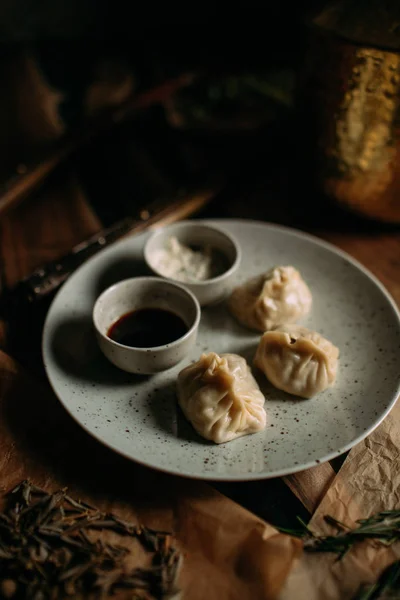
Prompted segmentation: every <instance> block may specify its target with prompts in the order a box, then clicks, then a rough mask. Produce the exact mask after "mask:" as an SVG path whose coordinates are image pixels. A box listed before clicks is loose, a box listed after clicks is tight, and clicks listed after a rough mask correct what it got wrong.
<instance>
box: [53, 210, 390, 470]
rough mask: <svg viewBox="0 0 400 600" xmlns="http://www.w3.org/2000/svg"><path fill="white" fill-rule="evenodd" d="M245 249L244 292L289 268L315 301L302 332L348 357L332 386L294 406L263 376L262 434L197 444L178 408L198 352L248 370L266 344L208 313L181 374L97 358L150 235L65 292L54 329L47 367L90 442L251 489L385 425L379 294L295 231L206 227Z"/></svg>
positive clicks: (232, 224)
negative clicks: (97, 319) (241, 360)
mask: <svg viewBox="0 0 400 600" xmlns="http://www.w3.org/2000/svg"><path fill="white" fill-rule="evenodd" d="M208 223H211V224H215V225H217V226H219V227H221V228H223V229H226V230H227V231H228V232H230V233H233V234H234V235H235V236H236V237H237V240H238V241H239V243H240V245H241V248H242V253H243V258H242V264H241V267H240V271H239V275H238V281H243V280H244V279H246V278H248V277H249V276H251V275H254V274H256V273H259V272H261V271H264V270H267V269H269V268H270V267H271V266H273V265H276V264H281V265H285V264H292V265H293V266H295V267H297V268H298V269H299V270H300V272H301V273H302V275H303V277H304V279H305V280H306V281H307V283H308V284H309V286H310V288H311V291H312V293H313V299H314V302H313V309H312V313H311V314H310V315H309V317H307V318H306V319H304V320H303V321H302V323H303V324H304V325H305V326H307V327H310V328H312V329H316V330H317V331H319V332H320V333H322V334H323V335H324V336H326V337H327V338H328V339H330V340H331V341H332V342H333V343H334V344H335V345H336V346H338V347H339V349H340V367H339V375H338V380H337V382H336V385H335V386H334V387H333V388H331V389H329V390H326V391H325V392H323V393H322V394H319V395H318V396H316V397H315V398H313V399H311V400H302V399H295V398H294V397H291V396H289V395H287V394H285V393H283V392H280V391H278V390H276V389H274V388H273V387H272V386H270V385H269V384H268V383H267V381H266V380H265V378H264V377H263V376H261V377H258V379H259V383H260V385H261V388H262V390H263V392H264V394H265V397H266V404H265V409H266V411H267V415H268V423H267V427H266V429H265V430H264V431H262V432H260V433H257V434H254V435H251V436H245V437H242V438H239V439H237V440H234V441H232V442H229V443H227V444H223V445H219V446H217V445H215V444H212V443H210V442H206V441H205V440H203V439H202V438H200V437H199V436H198V435H197V434H196V433H195V432H194V431H193V429H192V428H191V426H190V425H189V424H188V423H187V422H186V421H185V419H184V417H183V416H182V414H181V412H180V411H179V410H178V408H177V402H176V397H175V381H176V376H177V374H178V372H179V371H180V370H181V369H182V368H183V367H185V366H186V365H187V364H188V363H189V362H190V361H192V360H195V359H197V358H198V357H199V355H200V354H201V353H202V352H207V351H209V350H213V351H215V352H218V353H221V352H235V353H238V354H241V355H243V356H245V357H246V358H247V359H248V360H249V361H251V360H252V358H253V356H254V352H255V348H256V345H257V342H258V339H259V336H258V335H257V334H253V333H251V332H249V331H248V330H246V329H244V328H243V327H241V326H240V325H238V324H237V323H236V322H235V321H234V319H233V318H232V317H231V316H230V315H229V313H228V312H227V310H226V308H225V306H224V305H220V306H218V307H213V308H205V309H203V313H202V318H201V324H200V331H199V337H198V341H197V345H196V347H195V348H194V349H193V351H192V353H191V355H190V356H188V357H187V360H185V361H183V362H182V363H181V364H180V365H178V366H177V367H175V368H173V369H171V370H170V371H167V372H165V373H161V374H158V375H155V376H152V377H148V378H145V377H142V378H140V377H137V376H132V375H128V374H126V373H123V372H121V371H119V370H118V369H117V368H115V367H113V366H112V365H111V364H109V363H108V362H107V360H106V359H105V358H104V357H103V356H102V355H101V354H100V350H99V349H98V347H97V345H96V341H95V337H94V333H93V330H92V324H91V313H92V307H93V304H94V302H95V300H96V298H97V296H98V295H99V294H100V292H102V290H104V289H105V288H106V287H107V286H109V285H110V284H112V283H115V282H116V281H118V280H120V279H123V278H126V277H132V276H135V275H143V274H146V270H145V267H144V264H143V259H142V251H143V245H144V242H145V241H146V239H147V236H148V234H141V235H139V236H134V237H131V238H126V239H124V240H122V241H120V242H118V243H117V244H114V245H113V246H111V247H110V248H108V249H106V250H104V251H102V252H101V253H100V254H98V255H96V256H95V257H93V258H92V259H91V260H89V261H88V262H87V263H86V264H84V265H83V266H82V267H81V268H80V269H79V270H78V271H77V272H76V273H75V274H74V275H72V277H71V278H70V279H69V280H68V281H67V282H66V283H65V284H64V286H63V287H62V289H61V290H60V292H59V293H58V295H57V296H56V298H55V300H54V302H53V304H52V306H51V308H50V310H49V313H48V317H47V320H46V324H45V328H44V338H43V353H44V361H45V366H46V370H47V374H48V377H49V379H50V382H51V384H52V386H53V388H54V390H55V392H56V394H57V396H58V397H59V399H60V400H61V402H62V404H63V405H64V406H65V408H66V409H67V411H68V412H69V413H70V414H71V415H72V416H73V417H74V419H76V420H77V421H78V423H80V424H81V426H82V427H83V428H84V429H86V431H87V432H88V433H90V434H91V435H93V436H94V437H95V438H97V439H98V440H100V441H101V442H103V443H104V444H106V445H107V446H109V447H110V448H112V449H113V450H115V451H117V452H119V453H121V454H123V455H124V456H126V457H128V458H131V459H133V460H135V461H137V462H140V463H142V464H145V465H148V466H150V467H153V468H157V469H161V470H163V471H168V472H170V473H175V474H180V475H185V476H190V477H197V478H202V479H214V480H217V479H220V480H249V479H262V478H268V477H275V476H281V475H286V474H288V473H293V472H296V471H300V470H303V469H306V468H308V467H312V466H314V465H315V464H317V463H320V462H323V461H326V460H329V459H331V458H333V457H335V456H337V455H339V454H341V453H343V452H344V451H346V450H348V449H349V448H351V447H352V446H354V445H355V444H356V443H357V442H359V441H360V440H361V439H363V438H364V437H365V436H366V435H368V434H369V433H370V432H371V431H372V430H373V429H374V428H375V427H376V426H377V425H378V424H379V423H380V422H381V421H382V419H383V418H384V417H385V416H386V415H387V414H388V412H389V410H390V409H391V408H392V406H393V404H394V402H395V399H396V397H397V395H398V393H399V379H400V377H399V373H400V369H399V354H400V353H399V347H400V321H399V313H398V311H397V309H396V307H395V305H394V303H393V301H392V299H391V298H390V296H389V295H388V293H387V292H386V291H385V289H384V288H383V287H382V286H381V284H380V283H379V282H378V281H377V280H376V279H375V278H374V277H373V276H371V274H370V273H369V272H368V271H366V270H365V269H364V268H363V267H362V266H361V265H360V264H358V263H357V262H355V261H354V260H352V259H351V258H350V257H349V256H347V255H346V254H344V253H342V252H340V251H339V250H337V249H336V248H334V247H333V246H331V245H329V244H326V243H324V242H321V241H319V240H318V239H316V238H313V237H311V236H308V235H305V234H303V233H300V232H298V231H295V230H291V229H286V228H282V227H277V226H273V225H267V224H263V223H257V222H252V221H215V222H214V221H208Z"/></svg>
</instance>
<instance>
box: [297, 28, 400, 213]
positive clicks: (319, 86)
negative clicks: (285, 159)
mask: <svg viewBox="0 0 400 600" xmlns="http://www.w3.org/2000/svg"><path fill="white" fill-rule="evenodd" d="M297 108H298V118H299V123H300V127H301V134H300V140H301V148H300V149H301V152H302V153H303V154H304V156H305V157H306V158H305V161H306V162H307V166H308V170H307V172H308V174H309V176H310V177H311V180H312V182H313V183H314V184H315V186H316V188H317V190H318V191H320V192H322V193H323V195H325V196H327V197H329V198H330V199H333V200H334V201H336V202H338V203H339V204H341V205H343V206H345V207H347V208H349V209H351V210H352V211H355V212H357V213H361V214H363V215H365V216H368V217H370V218H372V219H375V220H379V221H384V222H388V223H400V53H399V52H398V51H397V50H396V51H394V50H393V49H388V48H382V47H381V48H378V47H374V46H372V45H371V46H368V45H365V44H364V43H361V44H359V43H355V41H354V40H349V39H344V38H343V37H341V36H339V35H337V34H336V33H335V32H332V31H328V30H327V29H326V28H322V27H315V26H314V27H312V29H311V31H310V43H309V48H308V53H307V56H306V59H305V63H304V69H303V71H302V73H301V76H300V79H299V85H298V95H297Z"/></svg>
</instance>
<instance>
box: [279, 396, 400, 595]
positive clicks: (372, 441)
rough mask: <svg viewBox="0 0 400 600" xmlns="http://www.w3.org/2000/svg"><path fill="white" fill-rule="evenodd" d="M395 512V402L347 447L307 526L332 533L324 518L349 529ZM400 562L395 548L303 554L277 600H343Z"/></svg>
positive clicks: (399, 408) (398, 484)
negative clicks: (361, 438) (377, 423)
mask: <svg viewBox="0 0 400 600" xmlns="http://www.w3.org/2000/svg"><path fill="white" fill-rule="evenodd" d="M394 509H400V402H399V401H398V402H397V403H396V405H395V407H394V408H393V410H392V412H391V413H390V414H389V415H388V417H386V419H385V420H384V421H383V423H382V424H381V425H380V426H379V427H378V428H377V429H376V430H375V431H374V432H373V433H372V434H371V435H370V436H369V437H368V438H366V439H365V440H364V441H363V442H361V443H360V444H358V445H357V446H356V447H355V448H353V449H352V450H351V452H350V454H349V456H348V457H347V459H346V461H345V462H344V464H343V466H342V468H341V470H340V471H339V473H338V474H337V476H336V478H335V479H334V481H333V483H332V485H331V487H330V488H329V490H328V492H327V493H326V495H325V497H324V498H323V500H322V502H321V503H320V505H319V507H318V508H317V510H316V512H315V514H314V516H313V518H312V520H311V522H310V528H311V529H312V530H313V531H314V532H316V533H320V534H332V533H335V531H334V530H332V529H331V528H330V526H329V525H327V524H326V522H325V521H324V519H323V517H324V515H332V516H334V517H335V518H336V519H338V520H339V521H341V522H343V523H345V524H347V525H349V526H353V525H354V524H355V521H356V520H357V519H363V518H367V517H369V516H371V515H373V514H375V513H377V512H380V511H383V510H394ZM399 558H400V544H399V543H396V544H394V545H393V546H391V547H390V548H386V547H383V546H382V545H379V544H377V543H373V542H365V543H362V544H359V545H357V546H356V547H355V548H354V549H352V550H351V551H350V552H349V553H348V554H347V555H346V556H345V557H344V558H343V559H342V560H340V561H337V560H336V557H335V555H333V554H320V553H319V554H309V553H304V554H303V555H302V557H301V559H300V560H299V561H298V562H297V564H296V565H295V567H294V569H293V571H292V572H291V573H290V575H289V577H288V579H287V581H286V584H285V586H284V589H283V591H282V593H281V594H280V596H279V598H280V600H291V599H292V598H295V599H296V600H303V599H304V600H320V599H321V600H322V599H323V600H339V599H340V600H347V599H350V598H353V597H354V596H355V594H356V593H357V591H358V590H359V588H360V586H361V585H362V584H365V583H372V582H374V581H376V580H377V579H378V577H379V576H380V575H381V573H382V571H383V570H384V569H385V568H386V567H387V566H388V565H389V564H391V563H392V562H393V561H394V560H397V559H399Z"/></svg>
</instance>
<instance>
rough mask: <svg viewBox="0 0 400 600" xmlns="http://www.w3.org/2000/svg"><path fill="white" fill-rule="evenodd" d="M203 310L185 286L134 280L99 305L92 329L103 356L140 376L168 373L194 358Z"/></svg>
mask: <svg viewBox="0 0 400 600" xmlns="http://www.w3.org/2000/svg"><path fill="white" fill-rule="evenodd" d="M199 322H200V306H199V303H198V301H197V299H196V297H195V296H194V295H193V294H192V293H191V292H190V291H189V290H187V289H185V288H184V287H183V286H181V285H178V284H175V283H172V282H170V281H166V280H165V279H160V278H159V277H133V278H131V279H125V280H123V281H120V282H119V283H116V284H114V285H112V286H111V287H109V288H107V289H106V290H105V291H104V292H103V293H102V294H101V295H100V296H99V297H98V299H97V300H96V303H95V305H94V308H93V324H94V328H95V331H96V337H97V341H98V344H99V346H100V349H101V351H102V352H103V354H104V355H105V356H106V357H107V358H108V360H109V361H111V362H112V363H113V364H114V365H115V366H117V367H119V368H120V369H122V370H124V371H127V372H128V373H137V374H140V375H150V374H153V373H158V372H160V371H165V370H167V369H170V368H171V367H173V366H175V365H176V364H178V363H179V362H180V361H181V360H182V359H184V358H185V357H186V356H187V354H188V353H189V351H190V349H191V348H192V346H193V345H194V343H195V341H196V337H197V331H198V327H199Z"/></svg>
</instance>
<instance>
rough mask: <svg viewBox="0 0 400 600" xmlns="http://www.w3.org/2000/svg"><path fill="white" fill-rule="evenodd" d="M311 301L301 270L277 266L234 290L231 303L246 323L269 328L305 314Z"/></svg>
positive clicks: (264, 328)
mask: <svg viewBox="0 0 400 600" xmlns="http://www.w3.org/2000/svg"><path fill="white" fill-rule="evenodd" d="M311 304H312V296H311V292H310V290H309V289H308V286H307V284H306V283H305V282H304V281H303V279H302V278H301V275H300V273H299V272H298V271H297V270H296V269H295V268H294V267H275V268H274V269H271V270H270V271H268V272H267V273H262V274H261V275H257V276H256V277H253V278H251V279H248V280H247V281H245V282H244V283H243V284H242V285H240V286H239V287H237V288H236V289H234V290H233V292H232V294H231V297H230V299H229V303H228V306H229V309H230V311H231V313H232V314H233V316H234V317H236V319H237V320H238V321H239V322H240V323H241V324H242V325H245V326H246V327H250V329H256V330H257V331H267V330H268V329H272V328H273V327H274V326H276V325H278V324H279V323H294V322H295V321H297V320H298V319H300V318H301V317H304V316H305V315H306V314H307V313H308V312H309V311H310V309H311Z"/></svg>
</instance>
